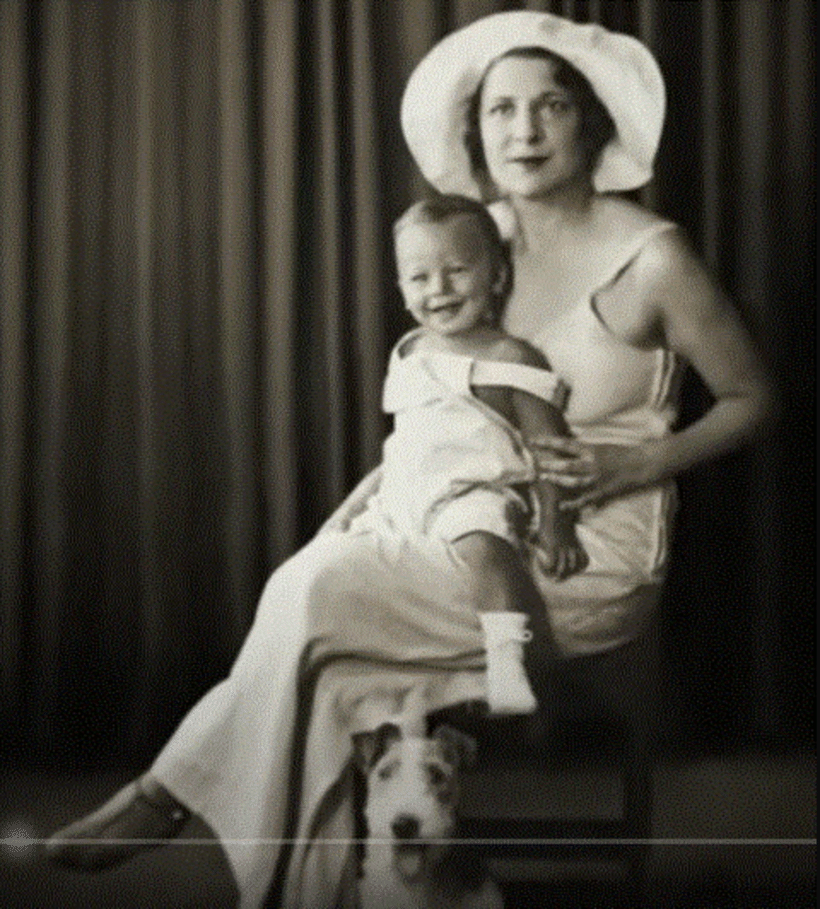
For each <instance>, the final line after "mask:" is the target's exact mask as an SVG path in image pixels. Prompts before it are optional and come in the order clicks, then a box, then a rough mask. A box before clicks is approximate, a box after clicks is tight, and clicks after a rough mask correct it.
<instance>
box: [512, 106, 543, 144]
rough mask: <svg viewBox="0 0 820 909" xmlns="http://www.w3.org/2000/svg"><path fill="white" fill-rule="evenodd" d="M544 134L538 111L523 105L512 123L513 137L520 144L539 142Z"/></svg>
mask: <svg viewBox="0 0 820 909" xmlns="http://www.w3.org/2000/svg"><path fill="white" fill-rule="evenodd" d="M542 133H543V129H542V125H541V118H540V116H539V115H538V111H536V110H533V109H532V108H530V107H526V106H524V105H522V106H521V107H520V108H519V109H518V111H516V114H515V117H514V118H513V121H512V134H513V137H514V138H515V139H517V140H519V141H520V142H537V141H538V140H539V139H540V138H541V136H542Z"/></svg>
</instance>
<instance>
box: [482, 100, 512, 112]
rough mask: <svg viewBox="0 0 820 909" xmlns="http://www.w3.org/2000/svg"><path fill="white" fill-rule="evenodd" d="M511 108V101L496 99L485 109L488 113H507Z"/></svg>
mask: <svg viewBox="0 0 820 909" xmlns="http://www.w3.org/2000/svg"><path fill="white" fill-rule="evenodd" d="M512 110H513V104H512V102H511V101H496V102H495V104H491V105H490V106H489V108H488V109H487V113H488V114H509V113H511V112H512Z"/></svg>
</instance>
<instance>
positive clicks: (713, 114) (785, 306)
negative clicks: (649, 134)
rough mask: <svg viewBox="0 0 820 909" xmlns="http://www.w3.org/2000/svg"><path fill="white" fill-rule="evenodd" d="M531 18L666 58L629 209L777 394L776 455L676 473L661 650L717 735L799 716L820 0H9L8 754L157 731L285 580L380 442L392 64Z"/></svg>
mask: <svg viewBox="0 0 820 909" xmlns="http://www.w3.org/2000/svg"><path fill="white" fill-rule="evenodd" d="M525 7H528V8H533V9H546V10H550V11H553V12H558V13H563V14H565V15H569V16H572V17H574V18H576V19H578V20H587V19H590V20H596V21H600V22H602V23H603V24H605V25H607V26H609V27H612V28H615V29H620V30H624V31H628V32H631V33H633V34H636V35H638V36H639V37H641V38H642V39H643V40H644V41H646V42H647V43H648V44H649V45H650V46H651V47H652V48H653V49H654V50H655V52H656V53H657V55H658V57H659V60H660V62H661V66H662V68H663V69H664V72H665V75H666V78H667V83H668V88H669V119H668V126H667V129H666V132H665V135H664V140H663V143H662V147H661V152H660V155H659V160H658V168H657V179H656V180H655V182H654V183H653V184H652V185H651V186H650V187H648V188H647V189H646V190H644V191H643V192H642V194H641V197H642V199H643V201H645V202H646V203H647V204H649V205H651V206H653V207H655V208H657V209H658V210H659V211H662V212H663V213H664V214H666V215H668V216H669V217H672V218H674V219H676V220H678V221H679V222H680V223H681V224H682V225H683V226H684V227H685V228H686V229H687V230H688V231H689V233H690V235H691V236H692V239H693V242H695V244H696V245H697V246H698V248H699V249H700V250H701V251H702V252H703V254H704V256H705V257H706V259H707V261H708V262H709V264H710V265H711V267H712V268H713V269H714V270H715V272H716V273H717V274H718V276H719V278H720V279H721V281H722V282H723V283H724V285H725V286H726V287H727V289H728V290H729V291H730V293H731V294H732V295H733V296H734V297H735V299H736V300H737V302H738V305H739V306H740V308H741V310H742V312H743V313H744V315H745V316H746V318H747V320H748V322H749V324H750V326H751V327H752V329H753V330H754V331H755V333H756V334H757V335H758V336H759V337H760V338H761V341H762V342H763V346H764V351H765V353H766V355H767V357H768V358H769V361H770V363H771V365H772V369H773V371H774V373H775V375H776V377H777V378H778V379H779V381H780V383H781V386H782V389H783V392H784V398H785V399H786V400H788V402H789V407H788V408H787V413H786V415H785V416H784V421H783V425H782V426H781V427H780V431H779V432H778V433H777V434H776V438H775V440H774V441H773V442H772V443H771V444H769V443H767V444H766V445H764V446H760V447H759V448H758V449H756V450H755V451H754V452H752V453H747V454H742V455H738V456H736V457H732V458H727V459H723V460H722V461H721V462H720V463H719V464H718V465H712V466H710V468H709V469H708V470H701V471H697V472H695V474H694V475H693V476H692V477H687V478H685V479H684V481H683V486H684V493H685V501H684V512H683V515H682V526H681V531H680V534H679V542H678V548H679V554H678V559H677V562H676V567H675V570H674V572H673V577H672V578H671V579H670V592H669V597H668V599H669V601H670V602H669V604H668V607H667V611H666V613H665V618H664V622H665V625H664V634H665V642H666V643H665V646H666V649H667V651H668V655H669V659H670V673H671V674H673V675H675V676H676V677H677V678H678V679H680V681H679V682H677V683H676V686H677V687H675V688H674V691H676V692H677V697H678V698H679V699H680V701H681V702H682V703H683V705H684V706H683V708H682V709H683V711H684V714H685V716H686V717H688V718H689V720H690V721H691V722H692V725H693V728H699V729H700V730H701V732H702V733H703V734H704V735H705V736H706V737H707V739H709V738H711V739H714V740H716V741H718V740H721V739H723V738H725V737H726V736H727V735H729V736H739V737H741V738H743V737H744V736H746V737H754V736H756V735H761V734H762V735H766V734H774V735H783V734H784V732H788V733H795V734H796V735H797V737H798V738H799V737H800V735H801V734H802V732H801V730H802V728H803V727H802V725H801V724H802V723H803V721H804V720H805V717H806V716H807V704H808V697H809V695H808V694H807V693H806V692H807V691H808V688H809V686H810V687H811V690H812V691H813V685H811V679H812V677H813V676H812V672H811V661H812V659H813V647H812V648H811V649H809V647H808V646H807V645H806V644H805V641H806V639H807V635H806V622H808V621H811V627H813V626H814V622H813V618H810V617H811V609H812V607H811V605H810V602H811V600H810V597H809V595H808V592H807V590H806V585H805V583H804V580H803V579H801V576H800V571H801V570H802V569H803V567H804V566H803V557H804V555H806V554H807V553H808V550H807V549H806V548H805V538H806V537H807V535H808V534H807V531H806V525H805V523H801V522H800V519H799V517H798V512H797V509H796V507H795V504H794V502H795V498H796V496H797V495H798V494H800V495H802V496H805V486H806V485H807V484H806V477H805V475H802V476H801V475H798V474H797V473H796V472H795V471H794V470H793V469H792V470H790V469H788V467H787V465H788V464H789V463H790V462H791V459H792V458H793V457H794V453H795V450H801V451H806V452H808V451H810V449H808V448H805V449H804V448H802V446H804V445H807V444H812V445H813V433H812V436H811V442H810V443H809V442H807V439H808V432H807V420H806V418H805V416H804V413H805V412H801V410H800V406H799V405H800V402H801V401H806V399H807V397H808V391H807V389H809V388H810V387H811V383H812V380H813V376H810V375H809V373H808V371H807V370H808V368H809V361H810V359H811V356H810V351H811V349H812V348H811V347H810V346H809V344H810V343H811V342H810V340H809V339H810V333H811V330H812V328H811V326H812V325H813V315H814V302H813V255H814V244H813V237H812V234H813V229H812V227H813V221H812V219H813V192H814V189H813V188H814V182H813V181H814V172H813V160H814V159H813V116H814V115H813V65H814V57H813V54H814V41H813V31H814V7H813V4H810V3H808V2H807V0H805V2H804V0H784V2H782V3H776V4H775V3H770V2H767V0H736V2H731V3H723V2H718V0H702V2H683V3H680V2H674V0H637V2H630V0H609V2H607V0H600V2H592V0H589V2H581V0H576V2H571V0H564V2H541V3H538V2H529V3H514V2H513V3H510V2H498V0H495V2H493V0H460V2H459V0H413V2H404V0H379V2H374V0H304V2H296V0H268V2H252V0H219V2H218V0H187V2H180V3H176V2H170V0H84V2H82V3H78V2H70V0H43V2H36V3H35V2H27V0H5V2H3V3H0V206H1V208H0V212H1V214H2V230H0V300H1V301H2V310H1V311H0V329H1V330H0V359H1V362H2V368H1V369H0V442H1V443H2V444H0V459H2V460H0V467H1V468H2V483H0V506H1V508H0V546H2V553H1V554H2V587H1V588H0V591H1V593H2V602H0V620H2V632H1V633H2V638H0V643H1V646H2V666H0V671H1V672H2V691H3V701H2V719H3V724H4V725H3V728H4V733H3V739H4V742H5V743H6V744H7V745H8V746H9V747H10V748H12V749H14V750H13V751H12V752H10V753H12V754H20V753H23V752H25V753H26V754H29V755H36V756H40V757H42V758H48V757H49V756H59V757H60V759H63V760H64V759H65V758H66V756H72V757H77V758H78V757H80V756H88V755H90V754H93V759H94V760H97V761H99V760H105V759H112V760H135V759H136V757H135V756H137V755H144V754H148V753H150V752H151V751H152V750H153V749H154V748H155V747H156V746H157V745H158V744H159V743H160V742H161V741H162V740H163V738H164V736H165V735H166V734H167V733H168V731H170V729H171V728H172V727H173V725H174V724H175V723H176V721H177V720H178V719H179V717H180V715H181V714H182V712H183V711H184V709H185V708H186V707H187V706H188V705H189V704H190V703H192V701H193V700H194V699H195V698H196V697H197V696H198V695H199V694H200V693H201V692H202V691H204V689H205V688H206V687H207V686H208V685H209V684H211V683H213V682H214V681H215V680H216V679H218V678H219V677H220V676H221V675H222V674H224V672H225V671H226V670H227V668H228V667H229V665H230V662H231V659H232V657H233V655H234V654H235V653H236V650H237V648H238V646H239V644H240V643H241V640H242V638H243V636H244V634H245V632H246V631H247V629H248V627H249V624H250V622H251V620H252V617H253V610H254V607H255V601H256V597H257V595H258V593H259V591H260V589H261V586H262V583H263V581H264V578H265V576H266V575H267V573H268V572H269V571H270V570H271V569H272V568H273V567H275V565H277V564H278V563H279V562H281V561H282V560H283V559H284V558H286V557H287V555H288V554H289V553H291V552H293V551H294V549H295V548H296V547H298V546H299V545H300V544H301V543H303V542H304V541H305V540H306V539H307V538H308V537H309V536H310V535H311V533H312V532H313V531H314V530H315V528H316V527H317V526H318V524H319V523H320V522H321V520H322V518H323V517H324V516H325V515H326V514H327V513H328V511H329V510H330V509H331V508H332V507H333V506H334V505H335V504H336V503H338V501H339V500H340V499H341V498H342V496H343V495H344V494H345V492H346V491H347V490H348V489H350V488H351V487H352V485H353V484H354V483H355V481H356V480H357V479H358V478H359V477H360V476H361V475H362V474H363V473H364V472H366V471H367V470H368V469H369V468H371V467H372V466H373V465H375V464H376V463H377V461H378V459H379V453H380V446H381V442H382V439H383V436H384V433H385V430H386V428H387V426H386V423H385V421H384V419H383V417H382V415H381V413H380V395H381V381H382V375H383V370H384V366H385V362H386V356H387V352H388V350H389V348H390V346H391V344H392V342H393V341H394V340H395V339H396V338H397V337H398V335H399V333H400V332H401V331H402V330H404V328H406V327H407V326H408V324H409V323H408V322H407V320H406V317H405V315H404V313H403V311H402V307H401V303H400V300H399V297H398V295H397V292H396V290H395V287H394V277H393V270H392V269H393V266H392V259H391V243H390V223H391V221H392V219H393V218H394V217H395V216H396V215H398V213H399V212H400V211H401V210H402V209H403V208H404V206H405V205H406V204H408V203H409V202H410V200H411V199H412V198H414V197H415V196H416V195H417V194H418V193H419V192H420V191H421V190H422V186H423V184H422V181H421V179H420V177H419V175H418V173H417V172H416V170H415V168H414V166H413V164H412V162H411V161H410V160H409V156H408V154H407V152H406V149H405V148H404V145H403V141H402V139H401V135H400V131H399V125H398V107H399V99H400V96H401V90H402V86H403V84H404V81H405V80H406V78H407V76H408V75H409V72H410V71H411V69H412V67H413V65H414V64H415V63H416V62H417V61H418V59H419V58H420V57H421V56H422V55H423V54H424V52H425V51H426V50H427V49H428V48H429V47H430V46H431V45H432V43H433V42H434V41H435V40H437V39H438V38H439V37H440V36H442V35H443V34H444V33H446V32H447V31H449V30H451V29H452V28H455V27H457V26H459V25H463V24H466V23H468V22H470V21H472V20H474V19H476V18H478V17H479V16H481V15H484V14H486V13H489V12H493V11H496V10H500V9H509V8H525ZM688 395H689V397H688V398H687V401H688V406H689V407H690V409H691V411H692V414H693V415H694V414H695V413H696V412H697V411H698V409H699V408H700V407H701V406H702V405H703V404H704V403H705V395H704V393H703V391H702V389H699V388H697V386H696V385H694V384H693V387H692V388H691V389H690V390H689V392H688ZM809 485H810V484H809ZM801 545H802V546H803V548H802V549H801ZM750 566H753V570H752V569H751V568H750ZM727 641H729V643H727ZM717 655H720V660H716V659H715V657H716V656H717ZM716 666H717V667H718V668H717V669H716V668H715V667H716ZM795 680H796V682H795ZM715 684H717V687H718V690H720V691H721V692H722V694H723V698H718V699H716V698H715V694H714V689H715ZM673 694H674V692H673ZM795 730H796V731H795ZM21 749H22V750H21Z"/></svg>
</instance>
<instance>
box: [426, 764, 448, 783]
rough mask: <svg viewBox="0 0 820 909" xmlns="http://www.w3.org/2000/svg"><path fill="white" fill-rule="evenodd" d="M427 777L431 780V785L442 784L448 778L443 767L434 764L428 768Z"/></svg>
mask: <svg viewBox="0 0 820 909" xmlns="http://www.w3.org/2000/svg"><path fill="white" fill-rule="evenodd" d="M427 778H428V779H429V780H430V783H431V785H433V786H440V785H441V784H442V783H443V782H445V780H446V779H447V774H446V773H445V772H444V771H443V770H442V769H441V767H437V766H436V765H435V764H433V765H431V766H430V767H428V768H427Z"/></svg>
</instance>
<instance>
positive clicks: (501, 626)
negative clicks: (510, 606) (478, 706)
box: [479, 612, 538, 713]
mask: <svg viewBox="0 0 820 909" xmlns="http://www.w3.org/2000/svg"><path fill="white" fill-rule="evenodd" d="M528 618H529V616H527V614H526V613H524V612H481V613H479V620H480V621H481V628H482V630H483V631H484V647H485V649H486V651H487V703H488V705H489V708H490V713H532V712H533V711H534V710H535V709H536V707H537V706H538V702H537V701H536V699H535V695H534V694H533V692H532V688H530V683H529V680H528V679H527V674H526V672H525V671H524V644H525V643H526V642H527V641H529V640H531V639H532V632H531V631H530V630H529V629H527V628H526V627H525V626H526V624H527V620H528Z"/></svg>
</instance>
